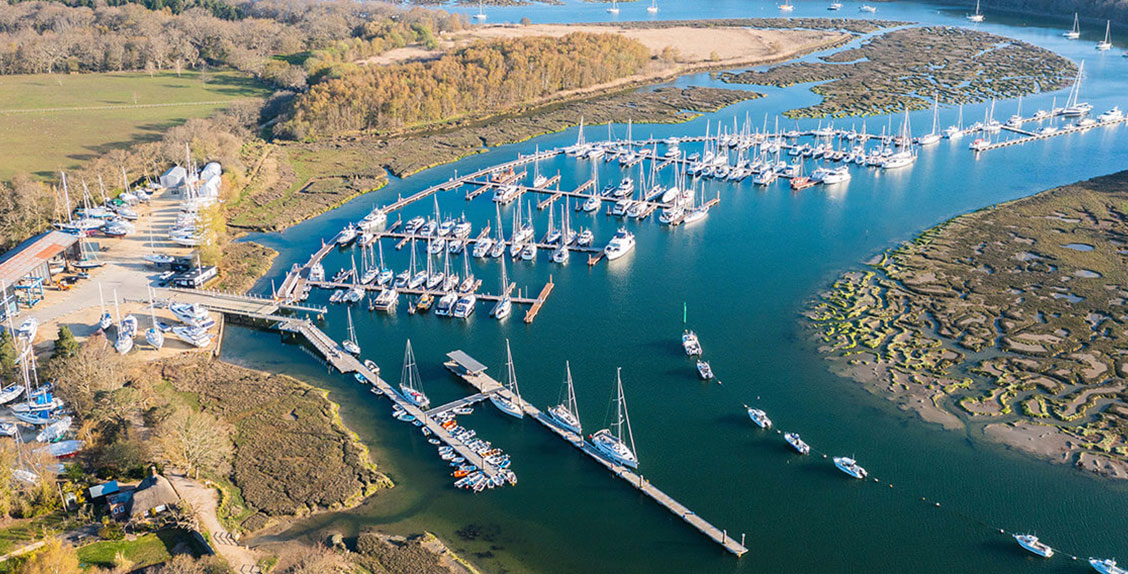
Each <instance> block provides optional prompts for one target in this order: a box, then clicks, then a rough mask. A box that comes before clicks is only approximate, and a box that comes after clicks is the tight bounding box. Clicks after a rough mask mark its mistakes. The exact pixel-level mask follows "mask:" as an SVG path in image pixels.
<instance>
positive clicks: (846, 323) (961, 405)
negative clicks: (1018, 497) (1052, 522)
mask: <svg viewBox="0 0 1128 574" xmlns="http://www.w3.org/2000/svg"><path fill="white" fill-rule="evenodd" d="M1126 269H1128V172H1120V173H1117V174H1114V175H1110V176H1105V177H1100V178H1096V179H1092V180H1089V181H1084V182H1080V183H1077V184H1073V185H1067V186H1064V187H1060V188H1056V189H1053V190H1050V191H1045V192H1042V193H1040V194H1038V195H1035V196H1033V197H1029V198H1026V199H1020V200H1017V201H1014V202H1011V203H1006V204H1003V205H1000V206H998V207H994V208H989V209H985V210H981V211H978V212H975V213H971V214H968V215H964V216H961V217H957V218H955V219H953V220H950V221H948V222H947V223H944V224H941V225H940V226H937V227H935V228H933V229H931V230H928V231H926V232H924V233H923V234H921V235H920V237H918V238H917V239H916V240H915V241H913V242H912V243H910V244H906V245H903V246H900V247H898V248H896V249H894V250H892V251H890V252H889V253H887V254H885V255H884V256H883V257H882V258H881V260H880V261H879V262H877V263H876V264H874V265H873V266H872V269H871V270H869V271H866V272H855V273H849V274H847V275H846V276H844V277H843V278H841V279H840V280H839V281H838V282H837V283H835V284H834V287H833V289H832V290H831V291H830V292H828V293H826V294H824V295H823V296H822V299H821V300H820V301H819V302H818V303H817V304H816V305H815V308H814V309H813V311H812V312H811V314H810V316H811V318H812V319H813V320H814V322H815V325H816V326H817V330H818V332H819V337H820V342H821V345H822V350H823V351H824V352H826V353H827V354H828V355H829V356H831V357H833V358H834V359H833V361H834V364H835V370H836V371H839V372H841V373H842V374H845V375H846V376H850V377H852V378H854V379H856V380H858V381H861V382H863V383H865V384H866V385H867V386H869V387H870V388H871V389H873V390H875V391H876V392H879V393H882V394H888V395H889V396H890V398H892V399H893V400H895V401H897V402H899V403H900V404H902V405H903V406H904V407H905V408H907V409H912V410H915V411H917V412H918V413H919V414H920V415H921V416H922V417H923V418H925V419H926V420H929V421H932V422H937V423H940V424H943V425H945V426H948V427H951V428H961V427H963V426H964V425H965V424H967V425H973V426H983V432H984V433H985V434H986V435H987V436H988V437H989V438H991V439H992V440H996V441H999V442H1002V443H1004V444H1007V445H1009V446H1012V447H1014V448H1018V449H1022V450H1025V451H1029V452H1031V453H1034V454H1036V455H1039V456H1043V457H1046V458H1051V459H1053V460H1056V461H1059V462H1067V463H1071V464H1075V465H1077V466H1078V467H1080V468H1083V469H1085V470H1089V471H1093V472H1097V473H1101V474H1105V475H1109V476H1113V477H1118V478H1128V383H1126V382H1125V379H1124V377H1125V375H1128V357H1126V356H1125V352H1126V351H1125V337H1126V330H1125V324H1126V322H1128V308H1126V305H1128V271H1126Z"/></svg>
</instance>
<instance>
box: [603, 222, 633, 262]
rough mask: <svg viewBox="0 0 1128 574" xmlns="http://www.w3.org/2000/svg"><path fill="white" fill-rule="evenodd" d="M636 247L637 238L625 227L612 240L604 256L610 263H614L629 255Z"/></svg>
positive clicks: (604, 251)
mask: <svg viewBox="0 0 1128 574" xmlns="http://www.w3.org/2000/svg"><path fill="white" fill-rule="evenodd" d="M634 246H635V236H634V234H633V233H631V232H630V231H627V229H626V228H625V227H620V228H619V231H617V232H616V233H615V236H614V237H613V238H611V242H610V243H608V244H607V247H605V248H603V254H604V255H605V256H606V257H607V260H608V261H614V260H616V259H618V258H620V257H622V256H624V255H626V254H627V253H629V252H630V251H631V250H632V249H634Z"/></svg>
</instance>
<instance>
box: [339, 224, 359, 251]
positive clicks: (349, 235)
mask: <svg viewBox="0 0 1128 574" xmlns="http://www.w3.org/2000/svg"><path fill="white" fill-rule="evenodd" d="M355 239H356V226H354V225H353V224H351V223H350V224H348V225H346V226H345V228H344V229H342V230H341V232H340V233H339V234H337V245H339V246H341V247H344V246H345V245H348V244H349V243H352V242H353V240H355Z"/></svg>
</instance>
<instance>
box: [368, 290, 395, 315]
mask: <svg viewBox="0 0 1128 574" xmlns="http://www.w3.org/2000/svg"><path fill="white" fill-rule="evenodd" d="M397 301H399V292H398V291H396V289H395V287H385V288H383V289H381V290H380V293H379V294H377V295H376V297H375V298H373V299H372V303H371V304H370V306H371V308H372V309H373V310H376V311H390V310H392V308H394V307H395V306H396V302H397Z"/></svg>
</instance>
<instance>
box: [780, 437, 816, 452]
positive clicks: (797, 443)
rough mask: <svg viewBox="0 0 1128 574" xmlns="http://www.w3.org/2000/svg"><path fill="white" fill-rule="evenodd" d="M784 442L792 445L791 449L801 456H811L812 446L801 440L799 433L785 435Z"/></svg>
mask: <svg viewBox="0 0 1128 574" xmlns="http://www.w3.org/2000/svg"><path fill="white" fill-rule="evenodd" d="M783 440H785V441H787V444H789V445H791V448H793V449H795V451H796V452H798V453H799V454H811V446H810V445H808V444H807V443H805V442H803V439H801V438H799V433H794V432H789V433H784V435H783Z"/></svg>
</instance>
